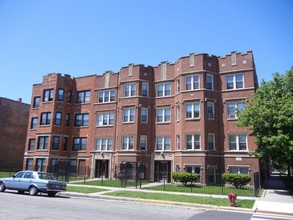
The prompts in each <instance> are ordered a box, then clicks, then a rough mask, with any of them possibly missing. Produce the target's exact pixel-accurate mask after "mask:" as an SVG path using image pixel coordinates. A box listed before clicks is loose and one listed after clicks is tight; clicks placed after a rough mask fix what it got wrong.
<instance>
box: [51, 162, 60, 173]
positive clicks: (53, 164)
mask: <svg viewBox="0 0 293 220" xmlns="http://www.w3.org/2000/svg"><path fill="white" fill-rule="evenodd" d="M56 171H58V160H57V159H51V166H50V172H56Z"/></svg>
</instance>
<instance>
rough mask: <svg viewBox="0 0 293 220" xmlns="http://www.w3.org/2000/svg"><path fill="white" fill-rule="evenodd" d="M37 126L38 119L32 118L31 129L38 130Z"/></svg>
mask: <svg viewBox="0 0 293 220" xmlns="http://www.w3.org/2000/svg"><path fill="white" fill-rule="evenodd" d="M37 126H38V118H32V121H31V129H37Z"/></svg>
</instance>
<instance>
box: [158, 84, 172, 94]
mask: <svg viewBox="0 0 293 220" xmlns="http://www.w3.org/2000/svg"><path fill="white" fill-rule="evenodd" d="M170 95H171V84H170V83H161V84H158V86H157V96H158V97H162V96H170Z"/></svg>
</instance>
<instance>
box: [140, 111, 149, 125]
mask: <svg viewBox="0 0 293 220" xmlns="http://www.w3.org/2000/svg"><path fill="white" fill-rule="evenodd" d="M142 110H146V121H142ZM148 120H149V110H148V108H141V112H140V122H141V123H142V124H147V123H148Z"/></svg>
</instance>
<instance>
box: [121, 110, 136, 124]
mask: <svg viewBox="0 0 293 220" xmlns="http://www.w3.org/2000/svg"><path fill="white" fill-rule="evenodd" d="M125 111H127V121H124V112H125ZM132 111H133V121H131V117H130V116H131V112H132ZM134 121H135V109H134V108H124V109H123V123H134Z"/></svg>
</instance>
